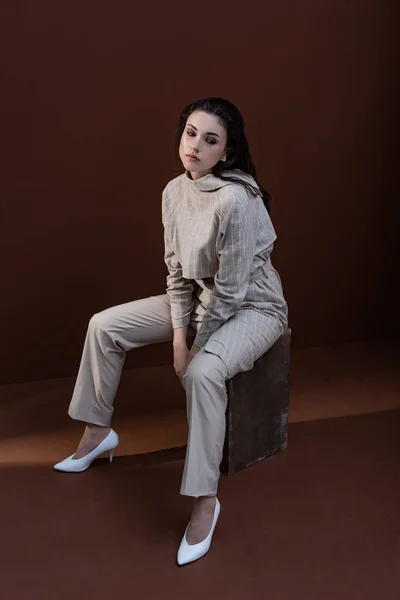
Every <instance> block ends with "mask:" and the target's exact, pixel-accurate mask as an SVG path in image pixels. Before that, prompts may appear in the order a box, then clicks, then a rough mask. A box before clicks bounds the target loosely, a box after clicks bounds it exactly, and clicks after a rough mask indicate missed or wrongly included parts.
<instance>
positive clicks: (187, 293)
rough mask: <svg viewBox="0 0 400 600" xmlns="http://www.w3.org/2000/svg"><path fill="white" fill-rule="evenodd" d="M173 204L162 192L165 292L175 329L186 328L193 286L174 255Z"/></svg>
mask: <svg viewBox="0 0 400 600" xmlns="http://www.w3.org/2000/svg"><path fill="white" fill-rule="evenodd" d="M173 208H174V207H173V206H172V207H170V206H168V205H167V197H166V195H165V191H164V192H163V202H162V222H163V226H164V246H165V251H164V261H165V264H166V265H167V269H168V275H167V288H166V292H167V295H168V298H169V301H170V305H171V317H172V327H173V328H174V339H175V329H177V330H178V329H181V328H186V330H187V326H188V325H189V323H190V317H191V312H192V310H193V304H194V298H193V290H194V286H193V283H192V281H191V280H190V279H185V277H183V275H182V266H181V264H180V262H179V260H178V258H177V256H176V252H175V243H174V239H173V238H174V235H173V234H174V228H175V211H174V210H173ZM181 337H183V333H182V332H180V333H178V334H177V339H180V338H181Z"/></svg>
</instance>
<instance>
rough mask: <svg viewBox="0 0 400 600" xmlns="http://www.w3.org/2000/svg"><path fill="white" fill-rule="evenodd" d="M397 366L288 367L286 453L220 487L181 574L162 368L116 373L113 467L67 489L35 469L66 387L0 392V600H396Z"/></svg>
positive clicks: (172, 415)
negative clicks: (204, 535) (207, 534)
mask: <svg viewBox="0 0 400 600" xmlns="http://www.w3.org/2000/svg"><path fill="white" fill-rule="evenodd" d="M399 364H400V362H399V353H398V345H397V344H395V343H380V344H378V343H376V344H349V345H347V346H335V347H330V348H314V349H308V350H302V351H295V352H294V353H293V368H292V386H291V390H292V391H291V413H290V421H291V423H290V429H289V446H288V449H287V450H286V451H284V452H282V453H280V454H279V455H276V456H274V457H271V458H269V459H267V460H265V461H263V462H261V463H259V464H257V465H255V466H253V467H251V468H249V469H246V470H245V471H242V472H241V473H238V474H236V475H234V476H231V477H224V476H222V477H221V480H220V487H219V499H220V501H221V507H222V510H221V516H220V519H219V522H218V525H217V528H216V531H215V535H214V539H213V543H212V547H211V550H210V552H209V553H208V555H207V556H205V557H204V558H203V559H201V560H200V561H198V562H196V563H193V564H191V565H186V566H184V567H178V566H177V565H176V562H175V560H176V551H177V548H178V545H179V542H180V539H181V536H182V534H183V531H184V529H185V526H186V524H187V520H188V517H189V515H190V510H191V500H190V499H189V498H184V497H182V496H180V495H179V493H178V491H179V484H180V478H181V474H182V467H183V454H184V451H183V450H182V448H179V446H181V445H182V442H183V443H184V438H185V435H186V429H185V428H186V423H185V419H184V411H183V406H180V404H181V402H182V395H181V394H180V390H179V388H178V387H176V382H175V379H173V378H171V376H170V375H171V372H170V368H167V367H157V368H156V369H152V370H151V372H150V370H148V369H143V370H140V372H139V371H133V372H132V371H127V372H124V375H123V381H122V382H121V388H120V391H119V394H118V410H117V411H116V413H117V414H116V419H115V422H114V426H115V428H118V431H119V433H121V430H122V435H121V438H122V439H121V452H120V454H121V455H125V456H120V457H118V458H117V459H116V460H114V462H113V463H112V465H110V464H109V463H108V462H107V461H106V460H103V459H100V460H98V461H96V463H95V465H93V466H92V467H91V468H90V469H89V470H88V471H86V472H84V473H81V474H78V475H75V474H73V475H68V474H62V473H55V472H54V471H52V469H51V468H49V466H50V463H52V462H54V461H55V460H59V459H60V458H62V457H63V456H64V454H65V455H66V454H67V453H71V452H72V450H73V448H72V446H73V444H74V442H75V440H76V438H77V436H78V435H79V431H80V430H79V429H78V428H77V426H76V425H75V424H72V425H71V424H64V420H65V417H64V412H65V407H66V405H67V402H68V394H70V392H71V386H72V388H73V380H71V379H69V380H52V381H47V382H31V383H29V384H18V385H15V386H2V387H1V388H0V423H1V425H0V463H1V465H2V467H1V468H0V490H1V495H0V532H1V546H0V548H1V549H0V574H1V577H0V597H1V598H5V599H7V600H9V599H10V600H25V599H26V600H36V599H38V600H39V599H41V600H47V599H49V600H53V599H54V600H64V599H65V600H70V599H71V600H72V599H77V600H80V599H81V598H82V600H83V599H87V600H92V599H95V598H98V599H101V600H102V599H112V600H114V598H137V599H140V600H141V599H142V598H143V599H146V600H147V599H149V600H153V599H154V600H158V599H160V600H161V599H164V598H165V599H166V600H168V599H169V598H171V599H172V598H174V599H177V600H180V599H183V598H185V599H186V598H191V599H197V598H199V599H200V598H208V599H212V600H213V599H214V598H215V599H217V598H218V599H219V598H221V599H223V600H224V599H225V598H227V599H228V598H229V599H231V600H235V599H236V598H238V599H239V598H241V599H242V598H245V597H246V598H250V599H254V600H258V599H264V598H268V599H271V600H289V599H290V600H291V599H296V600H297V599H299V600H301V599H303V598H304V599H307V600H313V599H314V598H315V599H316V598H318V600H321V599H323V600H347V599H350V598H351V599H352V600H369V599H370V598H371V599H372V598H374V600H375V599H379V600H380V599H381V598H382V599H385V600H392V599H393V600H394V599H395V598H396V600H397V599H398V598H400V569H399V561H400V512H399V505H400V502H399V500H400V485H399V481H400V480H399V474H400V473H399V466H398V465H399V458H400V435H399V433H400V410H399V408H400V369H399ZM160 381H161V382H162V393H163V396H162V397H163V401H162V402H161V403H160V402H158V404H161V406H160V407H159V408H158V409H157V411H154V412H153V414H151V412H150V411H149V405H151V399H152V398H154V397H155V395H156V394H157V393H160V390H159V387H158V386H159V385H160ZM132 382H134V387H132ZM132 390H134V392H135V393H136V396H137V397H139V396H140V401H136V403H135V406H134V407H132V402H129V400H130V398H131V397H132V395H133V391H132ZM157 399H158V400H159V396H157ZM363 413H364V414H363ZM122 424H124V427H121V425H122ZM174 446H178V447H177V448H176V449H171V450H164V451H162V450H161V449H162V448H173V447H174ZM156 448H159V449H160V451H159V452H154V453H151V454H144V455H140V456H137V455H136V456H129V454H132V453H137V452H148V451H149V449H156Z"/></svg>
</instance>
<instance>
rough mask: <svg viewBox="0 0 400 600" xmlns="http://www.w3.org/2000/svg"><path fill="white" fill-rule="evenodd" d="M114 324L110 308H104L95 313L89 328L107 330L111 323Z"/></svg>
mask: <svg viewBox="0 0 400 600" xmlns="http://www.w3.org/2000/svg"><path fill="white" fill-rule="evenodd" d="M111 324H112V316H111V314H110V311H109V309H107V308H106V309H105V310H102V311H101V312H98V313H95V314H94V315H93V316H92V317H91V319H90V321H89V328H92V329H96V330H99V329H101V330H103V331H107V329H108V328H109V327H110V325H111Z"/></svg>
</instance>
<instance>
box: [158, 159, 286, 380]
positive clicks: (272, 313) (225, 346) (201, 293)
mask: <svg viewBox="0 0 400 600" xmlns="http://www.w3.org/2000/svg"><path fill="white" fill-rule="evenodd" d="M225 174H226V175H233V176H235V177H240V178H241V179H243V180H245V181H248V182H249V183H251V184H252V185H253V186H256V183H255V181H254V179H253V178H252V177H250V176H249V175H246V174H244V173H242V172H241V171H238V170H235V171H226V172H225ZM162 221H163V225H164V241H165V256H164V258H165V263H166V265H167V268H168V275H167V288H166V293H167V296H168V298H169V301H170V305H171V318H172V325H173V327H174V328H177V327H184V326H186V325H189V324H190V323H191V324H192V325H193V326H194V327H195V328H196V331H197V334H196V338H195V343H196V344H197V345H198V346H200V347H202V348H204V349H205V350H207V351H209V352H212V353H214V354H217V355H218V356H219V357H220V358H221V359H222V360H223V361H224V362H225V364H226V366H227V369H228V372H229V375H230V377H233V375H234V374H235V373H236V372H238V371H240V370H248V368H251V367H252V364H253V362H254V360H256V358H258V356H261V354H263V353H264V352H266V350H267V349H268V348H269V347H270V346H272V344H273V343H274V342H275V341H276V339H277V338H278V337H279V336H280V335H281V334H282V333H283V331H284V330H285V328H286V327H287V314H288V311H287V305H286V302H285V299H284V296H283V291H282V285H281V281H280V278H279V275H278V273H277V271H276V270H275V269H274V268H273V266H272V264H271V259H270V254H271V252H272V249H273V244H274V242H275V240H276V233H275V230H274V227H273V225H272V222H271V219H270V217H269V214H268V212H267V210H266V208H265V206H264V204H263V202H262V199H261V197H260V196H258V197H257V198H254V197H252V196H250V195H249V194H248V193H247V191H246V190H245V188H243V187H242V186H240V185H238V184H233V183H230V182H225V181H223V180H221V179H219V178H217V177H215V176H214V175H212V174H209V175H206V176H204V177H201V178H200V179H198V180H197V181H194V180H192V179H191V178H190V175H189V173H188V172H186V173H184V174H182V175H180V176H179V177H177V178H175V179H173V180H172V181H171V182H170V183H169V184H168V185H167V186H166V188H165V189H164V191H163V197H162Z"/></svg>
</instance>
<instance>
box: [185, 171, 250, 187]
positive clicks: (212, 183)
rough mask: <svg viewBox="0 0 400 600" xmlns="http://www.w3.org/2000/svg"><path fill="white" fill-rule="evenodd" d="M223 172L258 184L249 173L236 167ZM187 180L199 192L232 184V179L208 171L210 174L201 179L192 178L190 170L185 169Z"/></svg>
mask: <svg viewBox="0 0 400 600" xmlns="http://www.w3.org/2000/svg"><path fill="white" fill-rule="evenodd" d="M223 174H224V175H225V176H226V177H236V178H238V179H242V180H243V181H247V182H248V183H250V184H252V185H256V182H255V181H254V179H253V178H252V177H251V176H250V175H248V174H247V173H243V172H242V171H240V170H239V169H234V170H232V171H224V172H223ZM185 180H186V181H187V183H188V185H189V186H190V187H191V189H193V190H196V191H198V192H211V191H214V190H219V189H220V188H222V187H224V186H226V185H230V184H231V183H232V182H231V181H224V180H223V179H220V178H219V177H215V175H214V174H213V173H208V175H203V177H200V178H199V179H192V178H191V176H190V171H185Z"/></svg>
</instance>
